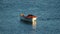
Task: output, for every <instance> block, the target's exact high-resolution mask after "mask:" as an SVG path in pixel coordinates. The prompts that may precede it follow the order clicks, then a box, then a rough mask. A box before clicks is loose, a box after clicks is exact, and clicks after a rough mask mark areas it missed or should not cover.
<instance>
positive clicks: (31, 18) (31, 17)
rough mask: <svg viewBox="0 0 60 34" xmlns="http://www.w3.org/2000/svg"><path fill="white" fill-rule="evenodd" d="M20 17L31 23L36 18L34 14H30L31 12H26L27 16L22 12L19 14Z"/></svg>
mask: <svg viewBox="0 0 60 34" xmlns="http://www.w3.org/2000/svg"><path fill="white" fill-rule="evenodd" d="M20 18H21V20H22V21H28V22H31V23H34V22H36V19H37V17H36V16H34V15H31V14H28V15H27V16H24V14H21V15H20Z"/></svg>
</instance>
